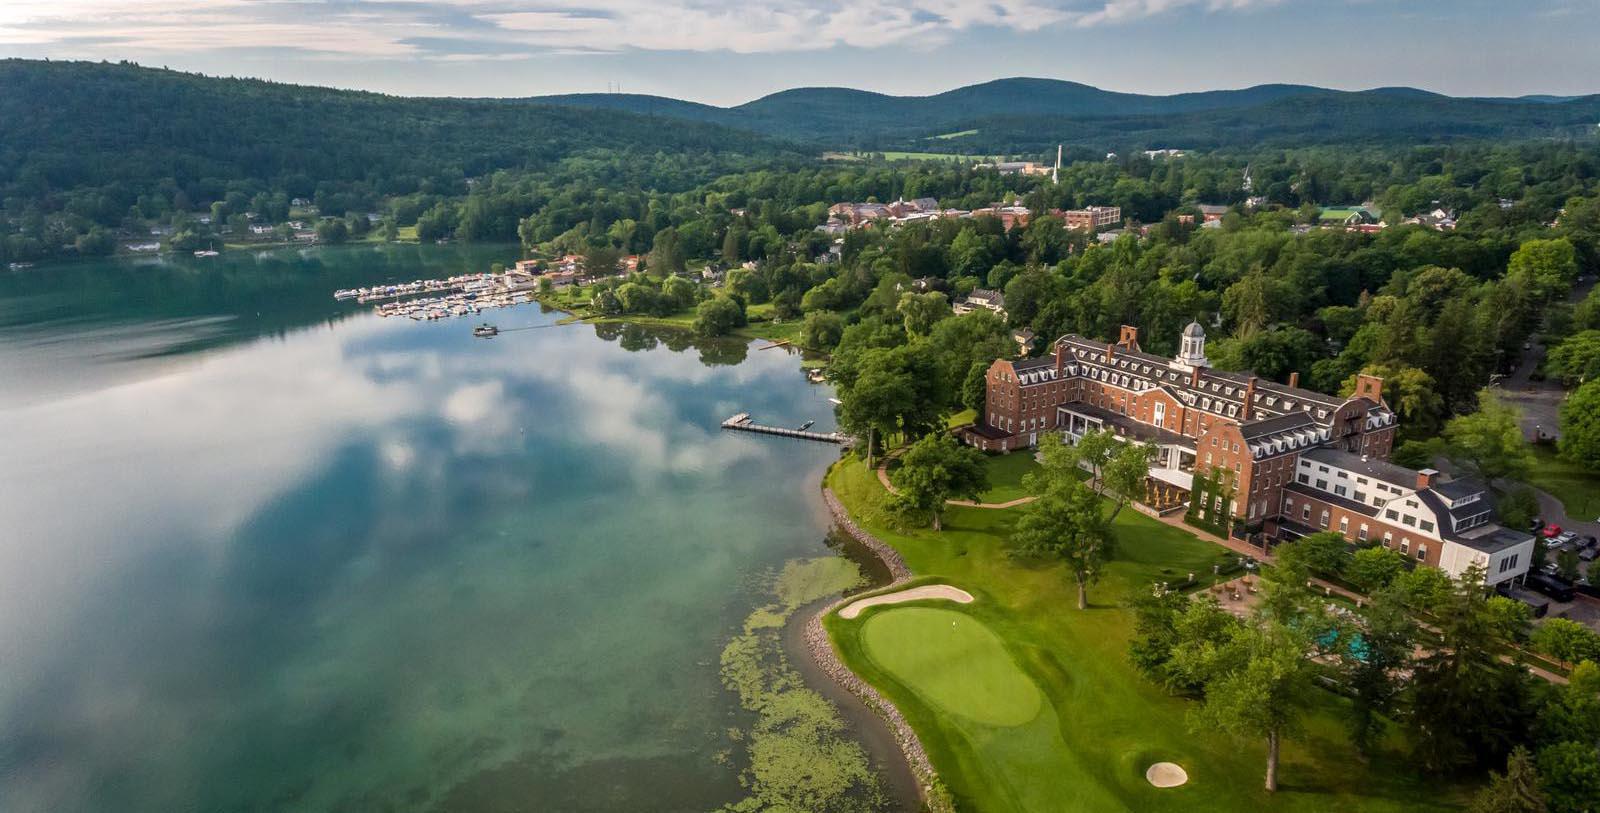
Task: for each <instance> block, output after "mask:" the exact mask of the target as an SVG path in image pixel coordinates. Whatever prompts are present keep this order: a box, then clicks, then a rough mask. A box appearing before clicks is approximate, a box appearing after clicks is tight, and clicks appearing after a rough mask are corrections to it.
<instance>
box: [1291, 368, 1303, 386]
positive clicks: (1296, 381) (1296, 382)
mask: <svg viewBox="0 0 1600 813" xmlns="http://www.w3.org/2000/svg"><path fill="white" fill-rule="evenodd" d="M1289 386H1291V387H1298V386H1300V371H1299V370H1296V371H1294V372H1292V373H1290V374H1289Z"/></svg>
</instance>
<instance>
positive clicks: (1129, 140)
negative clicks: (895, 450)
mask: <svg viewBox="0 0 1600 813" xmlns="http://www.w3.org/2000/svg"><path fill="white" fill-rule="evenodd" d="M525 101H530V102H538V103H542V104H553V105H561V106H567V107H583V108H594V109H606V110H621V111H627V112H631V113H639V114H643V115H649V116H656V117H661V118H672V119H682V120H686V121H696V122H704V123H712V124H719V125H722V126H725V127H730V128H735V129H740V130H747V131H750V132H755V133H761V134H764V135H768V136H773V137H778V138H784V139H790V140H796V141H803V142H808V143H812V144H816V145H822V146H828V147H834V148H853V149H861V148H867V149H881V148H889V147H894V148H900V149H920V150H930V151H945V152H955V151H960V152H973V151H981V152H993V151H1001V152H1016V151H1026V150H1033V149H1040V148H1043V147H1046V146H1049V145H1053V144H1056V143H1061V142H1065V143H1068V144H1075V145H1080V146H1094V147H1105V148H1108V149H1111V148H1131V147H1191V148H1201V147H1218V146H1243V145H1249V144H1261V143H1268V144H1283V145H1291V144H1303V143H1338V142H1408V143H1414V142H1434V141H1450V140H1459V139H1473V138H1574V137H1583V136H1592V135H1594V132H1595V127H1596V124H1597V122H1600V95H1592V96H1537V95H1536V96H1524V97H1521V98H1515V99H1494V98H1457V97H1450V96H1444V95H1441V94H1438V93H1432V92H1429V91H1425V90H1418V89H1416V88H1406V87H1396V88H1376V89H1373V90H1364V91H1341V90H1329V89H1326V88H1318V87H1311V86H1308V85H1258V86H1256V87H1250V88H1244V89H1242V90H1214V91H1205V92H1199V93H1180V94H1175V95H1171V96H1149V95H1143V94H1137V93H1117V92H1114V91H1108V90H1101V89H1099V88H1095V87H1091V86H1089V85H1084V84H1080V83H1077V82H1066V81H1061V80H1056V79H1029V78H1017V79H999V80H995V81H992V82H984V83H982V84H978V85H970V86H968V87H962V88H956V89H955V90H949V91H945V92H944V93H938V94H934V95H932V96H890V95H886V94H882V93H871V92H868V91H863V90H851V89H848V88H796V89H794V90H786V91H782V92H779V93H774V94H772V95H770V96H763V97H761V98H760V99H756V100H755V101H752V102H747V103H745V104H742V105H738V106H735V107H715V106H712V105H705V104H698V103H695V102H686V101H682V100H679V99H670V98H665V97H660V96H643V95H637V94H596V93H591V94H570V95H562V96H539V97H533V98H531V99H527V100H525ZM970 131H975V132H970Z"/></svg>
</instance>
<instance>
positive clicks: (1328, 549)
mask: <svg viewBox="0 0 1600 813" xmlns="http://www.w3.org/2000/svg"><path fill="white" fill-rule="evenodd" d="M1347 547H1348V545H1347V544H1346V542H1345V541H1344V537H1343V536H1342V535H1340V534H1339V533H1338V532H1337V531H1319V532H1318V533H1314V534H1311V535H1309V536H1306V537H1303V538H1301V539H1298V540H1295V541H1294V542H1290V543H1288V544H1286V545H1279V546H1278V549H1277V558H1278V560H1279V561H1280V562H1282V560H1284V559H1290V560H1293V561H1296V562H1298V563H1299V564H1301V565H1302V566H1304V567H1305V569H1306V570H1307V571H1309V572H1311V573H1315V574H1317V575H1319V576H1337V575H1339V574H1340V572H1342V571H1343V570H1344V568H1345V564H1346V563H1347V562H1348V561H1349V559H1350V554H1349V552H1348V551H1346V548H1347Z"/></svg>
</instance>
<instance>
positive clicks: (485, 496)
mask: <svg viewBox="0 0 1600 813" xmlns="http://www.w3.org/2000/svg"><path fill="white" fill-rule="evenodd" d="M511 256H513V255H512V250H511V249H508V248H503V247H499V248H497V247H480V248H470V249H469V248H454V247H434V246H428V247H420V248H419V247H410V248H393V249H388V248H378V249H374V248H361V247H350V248H340V249H322V250H315V251H305V252H301V251H279V252H268V253H264V254H261V255H224V256H223V257H220V258H215V259H212V260H204V261H202V260H190V259H188V258H184V259H182V260H177V261H169V262H157V261H144V262H140V263H129V262H105V263H85V264H79V265H67V266H57V267H42V268H37V269H32V270H30V271H26V272H21V273H14V274H7V275H0V450H3V452H0V810H5V811H35V810H41V811H42V810H50V811H77V810H119V811H230V810H288V809H293V810H306V811H319V810H428V809H441V810H452V811H491V810H493V811H503V810H704V809H707V808H711V807H715V806H717V805H718V804H720V803H722V802H725V801H730V800H732V799H735V798H737V797H738V795H739V788H738V784H737V764H736V760H735V764H725V762H724V761H723V760H719V759H718V758H717V754H718V752H720V751H723V750H726V749H728V748H730V743H729V742H728V739H727V734H726V730H727V729H728V728H729V727H730V726H736V725H738V724H740V723H741V722H743V718H742V716H741V715H740V713H739V712H738V711H737V707H736V705H735V703H734V698H733V697H732V695H731V694H729V693H728V692H726V691H724V690H723V689H722V687H721V686H720V685H719V683H718V678H717V656H718V652H719V651H720V649H721V647H722V645H723V643H724V642H725V641H726V640H727V639H728V637H729V635H730V634H732V633H733V632H734V631H735V629H736V627H737V624H738V623H739V621H740V620H742V619H743V617H744V616H745V615H746V614H748V613H749V612H750V610H751V609H752V607H753V606H755V605H756V604H757V603H759V602H760V601H761V599H762V596H761V591H760V587H759V585H760V583H761V579H762V576H763V574H764V573H766V572H768V571H769V570H770V569H771V568H774V567H776V566H777V565H779V564H781V563H782V562H783V561H784V560H786V559H789V558H792V557H795V556H802V555H817V554H822V553H826V552H827V548H826V547H825V545H824V542H823V539H824V533H825V512H824V509H823V508H822V506H821V501H820V499H819V497H818V494H817V480H818V477H819V476H820V474H821V472H822V470H823V469H824V468H825V467H826V465H827V463H828V462H829V461H830V460H832V459H833V458H834V457H835V456H836V454H837V452H836V450H835V449H834V448H832V447H828V446H824V445H821V444H808V443H804V442H797V441H788V440H783V439H777V438H767V437H761V436H755V435H747V434H736V433H728V432H723V431H720V430H719V429H718V428H717V424H718V422H720V421H721V420H722V419H723V418H725V417H727V416H728V415H730V414H732V413H734V412H737V411H750V412H753V413H755V414H756V415H757V416H759V417H761V418H763V419H764V420H767V421H769V422H773V423H779V424H789V425H797V424H799V423H801V422H802V421H805V420H816V421H817V428H819V429H822V430H827V429H831V428H832V426H833V421H832V415H831V408H830V405H829V404H828V402H827V400H826V399H827V397H828V395H830V394H831V393H829V392H828V391H826V390H825V389H820V388H816V387H813V386H812V385H810V384H808V383H807V382H806V380H805V378H804V376H803V374H802V373H801V371H800V369H799V365H798V360H797V359H796V358H795V357H794V356H790V355H786V354H785V352H784V351H781V350H770V351H757V350H756V349H754V348H755V347H756V346H759V345H751V346H748V347H747V346H746V345H744V344H743V343H742V342H739V343H733V344H731V345H729V344H722V345H716V346H711V347H705V348H697V347H693V346H690V345H689V344H688V342H687V341H686V340H685V339H683V338H682V337H679V336H668V337H666V340H665V341H663V340H662V338H661V337H659V336H655V335H652V334H650V333H649V332H646V331H642V330H637V329H620V328H609V329H606V328H601V329H597V328H595V327H590V326H568V327H550V328H547V329H535V330H525V331H516V332H508V333H505V334H502V335H501V336H500V337H498V338H496V339H493V340H481V339H474V338H473V337H472V336H471V335H470V327H471V324H473V322H471V321H469V320H467V319H461V320H453V321H441V322H434V323H426V324H425V323H417V322H412V321H410V320H397V319H388V320H384V319H379V318H377V317H374V316H372V315H370V313H369V312H368V311H367V309H365V308H362V307H359V306H355V305H353V304H350V305H345V304H339V303H334V302H333V300H332V299H331V296H330V294H331V292H332V290H333V289H334V288H337V287H344V286H347V285H353V284H360V283H365V282H373V281H377V280H382V279H410V278H414V277H418V276H440V275H444V274H447V273H457V272H461V271H468V270H473V271H475V270H482V269H483V268H486V267H487V264H488V263H489V262H490V261H492V260H500V261H504V260H506V259H508V258H509V257H511ZM489 318H490V319H491V320H493V321H495V322H496V323H498V324H499V325H500V327H501V328H502V329H506V328H511V327H523V326H534V325H548V324H551V323H553V322H554V321H555V319H556V315H555V314H548V315H546V314H541V313H540V312H539V309H538V308H537V306H525V307H521V308H516V309H511V310H505V311H494V312H491V314H490V316H489ZM734 753H735V756H736V755H737V751H735V752H734Z"/></svg>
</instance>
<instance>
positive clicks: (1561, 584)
mask: <svg viewBox="0 0 1600 813" xmlns="http://www.w3.org/2000/svg"><path fill="white" fill-rule="evenodd" d="M1527 586H1528V587H1530V588H1532V589H1534V590H1537V591H1539V592H1541V593H1543V594H1545V595H1547V596H1549V597H1551V598H1553V599H1555V600H1556V601H1560V602H1568V601H1571V600H1572V599H1573V598H1574V597H1575V596H1576V595H1577V591H1576V590H1574V589H1573V586H1572V582H1569V581H1567V580H1566V579H1563V578H1560V577H1558V576H1548V575H1545V574H1544V573H1534V574H1531V575H1529V576H1528V584H1527Z"/></svg>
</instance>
